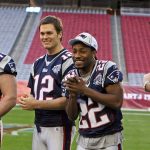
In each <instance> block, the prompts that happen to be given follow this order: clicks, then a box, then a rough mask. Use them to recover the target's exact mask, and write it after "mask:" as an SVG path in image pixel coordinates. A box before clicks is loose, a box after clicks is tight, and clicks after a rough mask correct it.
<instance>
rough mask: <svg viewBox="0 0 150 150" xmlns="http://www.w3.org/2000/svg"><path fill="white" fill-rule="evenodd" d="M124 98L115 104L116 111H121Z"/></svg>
mask: <svg viewBox="0 0 150 150" xmlns="http://www.w3.org/2000/svg"><path fill="white" fill-rule="evenodd" d="M122 103H123V98H119V99H117V100H116V102H115V103H114V109H120V108H121V107H122Z"/></svg>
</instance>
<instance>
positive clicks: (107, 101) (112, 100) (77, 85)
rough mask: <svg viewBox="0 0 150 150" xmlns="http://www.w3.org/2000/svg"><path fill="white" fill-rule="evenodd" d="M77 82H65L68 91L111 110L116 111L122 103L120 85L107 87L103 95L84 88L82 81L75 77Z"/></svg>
mask: <svg viewBox="0 0 150 150" xmlns="http://www.w3.org/2000/svg"><path fill="white" fill-rule="evenodd" d="M75 78H76V81H77V82H70V81H69V80H68V81H66V83H65V84H66V87H67V89H68V90H69V91H71V92H75V93H80V94H83V95H86V96H87V97H89V98H91V99H93V100H94V101H96V102H98V103H101V104H103V105H106V106H108V107H110V108H113V109H118V108H120V107H121V106H122V103H123V89H122V86H121V84H120V83H117V84H113V85H108V86H107V87H106V88H105V89H106V94H105V93H100V92H97V91H95V90H93V89H91V88H88V87H87V86H85V83H84V81H83V80H82V79H81V78H79V77H75Z"/></svg>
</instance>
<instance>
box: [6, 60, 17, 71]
mask: <svg viewBox="0 0 150 150" xmlns="http://www.w3.org/2000/svg"><path fill="white" fill-rule="evenodd" d="M8 65H9V67H10V70H11V72H12V73H14V72H16V66H15V63H14V62H11V63H8Z"/></svg>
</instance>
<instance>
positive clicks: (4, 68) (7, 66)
mask: <svg viewBox="0 0 150 150" xmlns="http://www.w3.org/2000/svg"><path fill="white" fill-rule="evenodd" d="M0 74H11V75H14V76H16V75H17V71H16V65H15V62H14V60H13V59H12V58H11V57H10V56H8V55H5V54H2V53H0Z"/></svg>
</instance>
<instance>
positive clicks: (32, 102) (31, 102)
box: [19, 95, 37, 110]
mask: <svg viewBox="0 0 150 150" xmlns="http://www.w3.org/2000/svg"><path fill="white" fill-rule="evenodd" d="M19 103H20V106H21V107H22V109H24V110H34V109H35V108H36V105H37V100H36V99H34V97H33V96H31V95H30V96H29V95H24V96H21V97H20V99H19Z"/></svg>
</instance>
